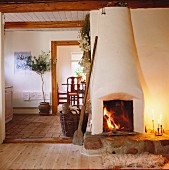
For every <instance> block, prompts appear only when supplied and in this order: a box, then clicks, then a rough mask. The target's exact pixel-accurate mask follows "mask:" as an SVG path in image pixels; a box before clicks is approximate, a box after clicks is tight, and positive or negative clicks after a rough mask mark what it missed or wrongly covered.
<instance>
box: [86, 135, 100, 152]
mask: <svg viewBox="0 0 169 170" xmlns="http://www.w3.org/2000/svg"><path fill="white" fill-rule="evenodd" d="M101 147H102V142H101V140H100V138H94V137H89V138H85V139H84V148H85V149H90V150H96V149H100V148H101Z"/></svg>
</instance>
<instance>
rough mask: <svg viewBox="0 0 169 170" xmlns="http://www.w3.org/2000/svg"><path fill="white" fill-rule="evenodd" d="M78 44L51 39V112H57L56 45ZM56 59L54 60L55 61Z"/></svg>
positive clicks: (77, 43)
mask: <svg viewBox="0 0 169 170" xmlns="http://www.w3.org/2000/svg"><path fill="white" fill-rule="evenodd" d="M70 45H79V42H78V41H51V59H52V70H51V77H52V114H53V115H56V114H57V113H58V82H57V50H58V49H57V47H58V46H70ZM55 61H56V62H55Z"/></svg>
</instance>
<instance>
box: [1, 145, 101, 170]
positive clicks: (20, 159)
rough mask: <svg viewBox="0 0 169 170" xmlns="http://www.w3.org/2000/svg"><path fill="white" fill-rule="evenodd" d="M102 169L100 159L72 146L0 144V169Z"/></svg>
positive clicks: (78, 147) (79, 147)
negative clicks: (82, 152)
mask: <svg viewBox="0 0 169 170" xmlns="http://www.w3.org/2000/svg"><path fill="white" fill-rule="evenodd" d="M89 168H90V169H98V168H99V169H103V166H102V161H101V157H95V156H90V157H88V156H85V155H82V154H81V146H77V145H73V144H44V143H24V144H23V143H20V144H19V143H17V144H0V169H89Z"/></svg>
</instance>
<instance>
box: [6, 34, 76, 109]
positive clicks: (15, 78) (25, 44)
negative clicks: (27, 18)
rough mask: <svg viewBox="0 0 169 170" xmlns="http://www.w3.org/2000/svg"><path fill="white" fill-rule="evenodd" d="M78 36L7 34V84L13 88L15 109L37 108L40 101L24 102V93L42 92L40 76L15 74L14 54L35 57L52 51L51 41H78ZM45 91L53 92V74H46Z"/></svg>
mask: <svg viewBox="0 0 169 170" xmlns="http://www.w3.org/2000/svg"><path fill="white" fill-rule="evenodd" d="M77 35H78V31H64V32H63V31H7V32H5V79H6V82H5V83H6V85H7V86H13V90H14V93H13V95H14V107H37V106H38V104H39V102H40V101H38V100H35V101H24V100H23V92H24V91H25V92H41V79H40V76H39V75H37V74H36V73H34V72H32V73H31V74H25V72H23V73H15V72H14V52H20V51H23V52H24V51H25V52H26V51H31V54H32V55H33V56H37V55H38V54H39V53H40V52H41V50H43V51H48V50H50V49H51V41H59V40H77ZM69 51H70V50H69ZM45 91H46V92H51V73H47V74H45Z"/></svg>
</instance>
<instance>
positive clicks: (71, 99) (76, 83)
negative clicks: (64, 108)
mask: <svg viewBox="0 0 169 170" xmlns="http://www.w3.org/2000/svg"><path fill="white" fill-rule="evenodd" d="M81 79H82V77H80V76H79V77H68V78H67V102H68V103H69V105H71V106H77V107H79V91H80V82H81Z"/></svg>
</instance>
